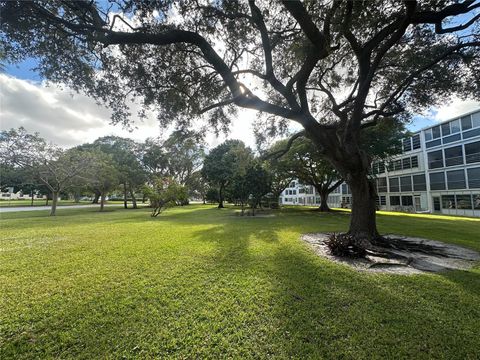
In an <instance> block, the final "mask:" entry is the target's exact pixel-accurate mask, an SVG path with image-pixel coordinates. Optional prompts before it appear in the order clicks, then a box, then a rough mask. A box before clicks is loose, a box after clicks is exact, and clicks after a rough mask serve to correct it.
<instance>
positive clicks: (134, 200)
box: [130, 188, 138, 209]
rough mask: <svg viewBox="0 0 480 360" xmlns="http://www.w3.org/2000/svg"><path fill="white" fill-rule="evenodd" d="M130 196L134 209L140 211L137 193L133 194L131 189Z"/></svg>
mask: <svg viewBox="0 0 480 360" xmlns="http://www.w3.org/2000/svg"><path fill="white" fill-rule="evenodd" d="M130 196H131V197H132V206H133V208H134V209H138V206H137V199H136V198H135V193H134V192H133V190H132V188H130Z"/></svg>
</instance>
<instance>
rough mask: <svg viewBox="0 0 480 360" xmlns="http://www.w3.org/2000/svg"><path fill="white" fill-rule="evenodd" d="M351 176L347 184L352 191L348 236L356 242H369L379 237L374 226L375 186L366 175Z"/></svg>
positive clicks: (364, 173)
mask: <svg viewBox="0 0 480 360" xmlns="http://www.w3.org/2000/svg"><path fill="white" fill-rule="evenodd" d="M356 175H357V176H351V177H350V179H349V181H348V184H349V185H350V189H351V191H352V215H351V218H350V229H349V231H348V232H349V234H350V235H353V236H354V238H355V239H357V240H367V241H371V240H374V239H376V238H378V237H379V234H378V231H377V224H376V215H375V212H376V202H375V200H376V195H377V194H376V191H375V185H374V184H373V182H372V181H371V180H369V179H368V177H367V173H366V172H362V174H356Z"/></svg>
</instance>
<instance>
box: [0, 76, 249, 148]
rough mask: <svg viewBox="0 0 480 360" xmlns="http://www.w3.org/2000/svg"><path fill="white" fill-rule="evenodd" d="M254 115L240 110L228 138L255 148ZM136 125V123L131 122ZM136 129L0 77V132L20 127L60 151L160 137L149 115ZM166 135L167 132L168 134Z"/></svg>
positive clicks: (66, 94) (91, 107)
mask: <svg viewBox="0 0 480 360" xmlns="http://www.w3.org/2000/svg"><path fill="white" fill-rule="evenodd" d="M255 116H256V112H255V111H252V110H241V111H239V112H238V118H237V119H236V120H235V121H234V122H233V124H232V127H231V133H230V135H229V136H228V138H235V139H240V140H243V141H244V142H245V143H246V144H247V145H248V146H251V147H253V146H254V143H255V141H254V136H253V128H252V124H253V121H255ZM133 120H134V121H135V119H133ZM134 125H135V127H136V129H134V130H133V131H128V130H126V129H123V128H122V126H121V125H115V126H114V125H111V124H110V111H109V110H108V109H107V108H105V107H102V106H99V105H97V104H96V103H95V101H94V100H93V99H91V98H89V97H87V96H85V95H82V94H77V93H72V92H71V91H69V90H68V89H62V88H60V87H58V86H55V85H50V86H47V85H46V84H45V83H35V82H31V81H27V80H21V79H17V78H14V77H11V76H8V75H5V74H0V128H1V130H6V129H10V128H18V127H20V126H23V127H24V128H26V129H27V131H29V132H39V133H40V135H41V136H42V137H44V138H45V139H47V140H49V141H51V142H53V143H55V144H58V145H60V146H63V147H70V146H75V145H79V144H82V143H85V142H92V141H94V140H95V139H97V138H99V137H101V136H106V135H116V136H123V137H130V138H132V139H134V140H137V141H144V140H145V139H146V138H148V137H156V136H160V135H166V134H165V133H163V134H162V131H161V129H160V126H159V124H158V122H157V120H156V118H155V117H154V116H153V115H152V116H150V117H147V119H145V121H143V122H141V121H139V120H138V119H136V121H135V122H134ZM167 132H168V130H167ZM225 138H226V137H225V136H223V135H222V136H220V137H218V138H217V137H215V135H213V134H209V135H208V136H207V144H208V146H209V147H214V146H216V145H218V144H219V143H221V142H222V141H224V140H225Z"/></svg>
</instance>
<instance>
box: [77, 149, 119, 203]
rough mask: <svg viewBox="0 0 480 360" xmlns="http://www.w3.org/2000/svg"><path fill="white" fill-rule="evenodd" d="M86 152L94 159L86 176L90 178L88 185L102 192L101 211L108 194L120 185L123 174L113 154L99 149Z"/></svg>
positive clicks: (95, 190)
mask: <svg viewBox="0 0 480 360" xmlns="http://www.w3.org/2000/svg"><path fill="white" fill-rule="evenodd" d="M85 153H87V154H89V155H90V156H91V159H92V160H91V164H90V166H89V168H88V173H87V174H86V175H85V177H86V178H87V179H88V186H89V187H90V188H91V189H92V190H93V191H94V192H98V193H99V194H100V211H103V210H104V207H105V200H106V197H107V194H108V193H109V192H110V191H112V190H114V189H115V188H116V187H117V186H118V185H119V183H120V176H121V175H120V173H119V171H118V169H117V167H116V166H115V165H116V164H115V162H114V161H113V159H112V155H110V154H106V153H104V152H102V151H100V150H98V149H97V150H92V151H88V152H85Z"/></svg>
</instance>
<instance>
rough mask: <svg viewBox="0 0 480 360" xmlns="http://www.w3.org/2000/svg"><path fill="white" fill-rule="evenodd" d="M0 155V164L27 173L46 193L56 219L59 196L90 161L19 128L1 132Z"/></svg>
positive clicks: (79, 175)
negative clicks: (48, 194)
mask: <svg viewBox="0 0 480 360" xmlns="http://www.w3.org/2000/svg"><path fill="white" fill-rule="evenodd" d="M0 154H1V158H2V163H3V164H7V165H10V166H13V167H17V168H20V169H23V170H24V171H27V172H28V173H29V174H31V176H32V177H33V178H36V179H37V180H38V181H39V182H41V183H42V184H43V185H44V186H45V187H46V188H47V189H48V190H49V192H50V193H51V194H52V205H51V210H50V215H51V216H54V215H55V212H56V209H57V202H58V196H59V194H60V193H61V192H63V191H65V190H66V189H68V187H69V186H71V185H72V184H73V183H74V182H75V181H76V180H77V179H79V178H80V177H81V176H83V173H84V171H85V170H86V169H87V168H88V167H89V166H90V165H91V161H92V158H91V156H90V155H89V154H87V153H84V152H81V151H78V150H75V149H70V150H67V151H64V150H62V149H60V148H57V147H55V146H53V145H50V144H47V142H46V141H45V140H44V139H42V138H41V137H40V136H39V135H38V134H29V133H27V131H26V130H25V129H24V128H22V127H21V128H19V129H18V130H17V129H10V130H5V131H2V132H1V134H0Z"/></svg>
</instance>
